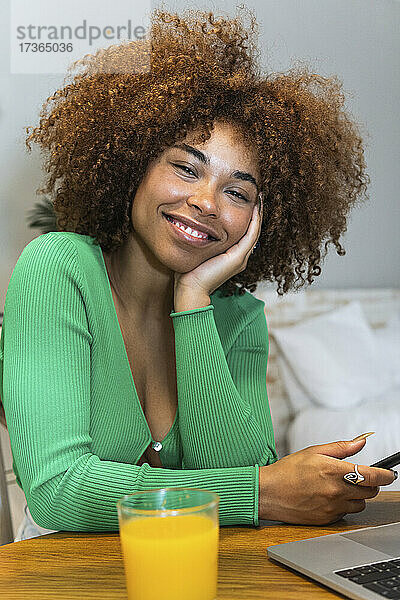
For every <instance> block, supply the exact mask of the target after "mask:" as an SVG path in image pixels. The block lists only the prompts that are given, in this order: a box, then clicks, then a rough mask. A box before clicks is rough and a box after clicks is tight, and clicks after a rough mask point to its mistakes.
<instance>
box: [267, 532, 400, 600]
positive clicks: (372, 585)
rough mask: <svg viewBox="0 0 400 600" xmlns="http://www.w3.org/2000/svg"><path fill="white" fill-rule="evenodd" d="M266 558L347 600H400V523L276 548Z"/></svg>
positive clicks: (289, 543) (290, 543)
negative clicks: (390, 599)
mask: <svg viewBox="0 0 400 600" xmlns="http://www.w3.org/2000/svg"><path fill="white" fill-rule="evenodd" d="M267 554H268V557H269V558H272V559H273V560H275V561H277V562H279V563H281V564H283V565H285V566H287V567H291V568H292V569H295V570H296V571H299V572H300V573H303V574H304V575H307V576H308V577H311V578H312V579H315V580H316V581H319V582H320V583H323V584H324V585H326V586H328V587H330V588H332V589H333V590H335V591H337V592H340V593H341V594H343V595H344V596H347V597H348V598H354V599H356V600H382V599H383V598H398V599H400V521H399V522H397V523H389V524H388V525H379V526H377V527H365V528H363V529H353V530H352V531H347V532H343V533H333V534H330V535H323V536H320V537H315V538H312V539H307V540H301V541H299V542H288V543H286V544H277V545H275V546H270V547H269V548H268V549H267Z"/></svg>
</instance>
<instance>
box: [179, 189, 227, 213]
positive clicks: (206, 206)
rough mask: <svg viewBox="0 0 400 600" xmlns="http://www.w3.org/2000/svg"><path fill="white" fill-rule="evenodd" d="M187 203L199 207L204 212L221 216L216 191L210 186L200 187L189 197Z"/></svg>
mask: <svg viewBox="0 0 400 600" xmlns="http://www.w3.org/2000/svg"><path fill="white" fill-rule="evenodd" d="M187 203H188V204H189V205H190V206H195V207H197V208H198V209H199V210H200V211H201V212H202V213H203V214H207V215H208V214H211V215H214V216H216V217H217V216H219V212H220V207H219V201H218V198H217V196H216V192H215V191H214V190H211V189H210V188H204V189H201V190H200V189H199V190H198V191H197V192H196V193H193V194H192V195H191V196H190V197H189V198H188V199H187Z"/></svg>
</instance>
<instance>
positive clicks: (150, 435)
mask: <svg viewBox="0 0 400 600" xmlns="http://www.w3.org/2000/svg"><path fill="white" fill-rule="evenodd" d="M99 252H100V256H101V260H102V263H103V270H104V271H103V272H104V275H105V278H106V280H107V286H108V291H109V298H110V302H111V305H112V311H113V313H114V322H115V324H116V326H117V330H118V331H119V336H120V340H121V343H122V348H123V355H124V357H125V358H124V360H125V365H126V367H127V369H128V372H129V375H130V381H131V385H132V389H133V392H134V396H135V398H136V402H137V404H138V408H139V412H140V414H141V416H142V419H143V422H144V423H145V426H146V428H147V431H148V434H149V437H150V440H151V442H152V446H154V445H155V444H158V443H161V445H162V448H161V450H159V451H158V452H162V450H163V448H164V443H165V442H166V440H167V439H168V438H169V437H170V435H172V432H173V430H174V428H175V426H176V424H177V422H178V413H179V406H177V407H176V413H175V419H174V422H173V423H172V426H171V428H170V429H169V430H168V432H167V433H166V435H165V436H164V437H163V439H162V440H154V439H153V436H152V433H151V430H150V427H149V424H148V422H147V419H146V415H145V414H144V411H143V408H142V405H141V402H140V398H139V395H138V393H137V389H136V385H135V380H134V378H133V373H132V369H131V366H130V363H129V358H128V353H127V351H126V346H125V340H124V336H123V335H122V330H121V325H120V323H119V319H118V314H117V309H116V307H115V303H114V298H113V295H112V290H111V284H110V278H109V276H108V271H107V267H106V262H105V260H104V255H103V250H102V249H101V246H100V245H99ZM146 448H147V446H146ZM146 448H145V449H144V450H143V452H144V451H145V450H146Z"/></svg>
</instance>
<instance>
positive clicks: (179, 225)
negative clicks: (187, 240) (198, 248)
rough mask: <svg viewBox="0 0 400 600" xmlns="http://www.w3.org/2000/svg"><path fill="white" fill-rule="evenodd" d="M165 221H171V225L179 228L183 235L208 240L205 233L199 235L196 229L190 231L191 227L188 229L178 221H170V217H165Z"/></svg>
mask: <svg viewBox="0 0 400 600" xmlns="http://www.w3.org/2000/svg"><path fill="white" fill-rule="evenodd" d="M167 219H168V220H169V221H171V223H173V224H174V225H176V227H179V229H181V230H182V231H184V232H185V233H188V234H189V235H192V236H193V237H196V238H201V239H203V240H207V239H210V238H209V236H208V235H207V234H206V233H201V232H200V231H197V230H196V229H192V228H191V227H188V226H186V225H184V224H183V223H180V222H179V221H176V220H175V219H172V218H171V217H167Z"/></svg>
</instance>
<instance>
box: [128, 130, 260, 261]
mask: <svg viewBox="0 0 400 600" xmlns="http://www.w3.org/2000/svg"><path fill="white" fill-rule="evenodd" d="M178 146H180V147H178ZM258 189H259V171H258V165H257V157H256V154H255V152H254V151H253V150H251V149H249V148H248V147H247V146H246V145H245V144H244V142H243V140H242V139H241V138H240V136H239V135H238V134H237V131H236V130H235V129H234V128H233V127H232V126H231V125H228V124H225V123H216V124H215V127H214V129H213V131H212V134H211V137H210V139H209V140H207V141H206V142H205V143H203V144H198V143H196V142H195V136H194V134H190V135H188V136H187V137H186V138H185V140H183V142H180V143H179V144H178V145H177V146H171V147H169V148H167V149H166V150H164V151H163V152H162V154H161V155H160V156H159V157H158V158H157V159H156V160H154V161H153V162H152V163H151V164H150V165H149V167H148V169H147V171H146V174H145V176H144V178H143V180H142V182H141V183H140V185H139V187H138V190H137V192H136V195H135V198H134V201H133V204H132V223H133V226H134V229H135V232H134V237H137V238H140V241H141V242H142V243H141V245H142V244H143V243H144V244H145V246H146V247H147V248H148V249H149V250H150V251H151V252H152V254H153V255H154V256H156V257H157V258H158V260H159V261H160V262H161V263H163V264H164V265H165V266H167V267H168V268H169V269H171V270H173V271H176V272H179V273H186V272H188V271H191V270H193V269H194V268H195V267H197V266H198V265H199V264H201V263H203V262H204V261H206V260H208V259H209V258H212V257H213V256H216V255H217V254H221V253H223V252H224V251H225V250H227V249H228V248H230V247H231V246H233V245H234V244H236V243H237V242H238V241H239V239H240V238H241V237H242V236H243V235H244V234H245V233H246V230H247V227H248V225H249V222H250V219H251V216H252V211H253V207H254V204H255V203H256V202H257V200H258ZM165 215H169V218H171V215H172V216H173V217H174V218H175V219H176V220H178V221H179V219H180V218H181V219H182V220H184V219H190V220H191V221H194V222H195V223H197V224H198V225H197V227H198V231H199V232H200V233H201V229H202V228H203V227H204V228H209V229H211V231H212V236H213V238H216V239H209V238H208V239H207V240H205V241H204V240H199V239H198V238H196V237H195V236H196V232H194V235H190V232H189V233H188V232H186V233H182V232H181V231H180V230H179V229H178V228H177V226H176V224H173V223H172V222H171V221H170V220H169V219H168V218H167V217H166V216H165ZM192 229H196V224H193V226H192ZM138 241H139V240H138Z"/></svg>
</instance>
